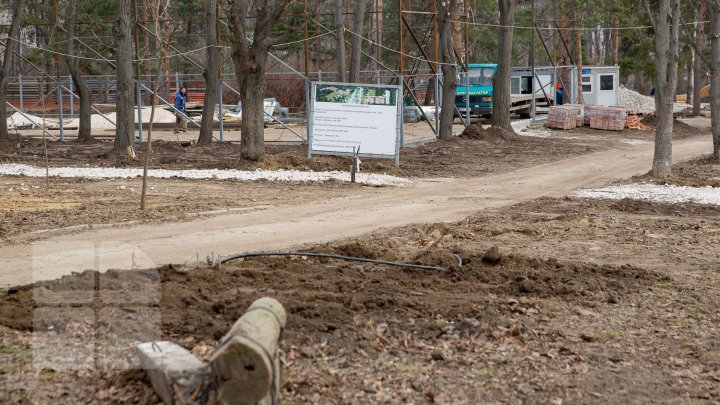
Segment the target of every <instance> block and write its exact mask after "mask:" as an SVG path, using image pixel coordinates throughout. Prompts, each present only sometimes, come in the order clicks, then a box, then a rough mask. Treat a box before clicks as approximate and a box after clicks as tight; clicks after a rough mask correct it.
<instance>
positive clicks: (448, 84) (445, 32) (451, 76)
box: [437, 0, 457, 139]
mask: <svg viewBox="0 0 720 405" xmlns="http://www.w3.org/2000/svg"><path fill="white" fill-rule="evenodd" d="M437 1H438V27H439V28H438V30H439V33H440V34H439V36H440V38H439V39H438V42H439V43H440V61H441V62H442V63H443V65H442V68H441V70H442V74H443V88H442V110H441V111H440V128H439V133H438V137H439V138H440V139H450V137H452V127H453V121H454V120H455V89H456V87H457V65H456V63H457V62H456V60H455V55H454V53H455V52H454V49H453V37H452V35H451V30H452V24H453V22H452V18H451V16H452V15H453V14H454V11H455V8H456V7H457V0H437Z"/></svg>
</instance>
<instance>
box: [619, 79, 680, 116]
mask: <svg viewBox="0 0 720 405" xmlns="http://www.w3.org/2000/svg"><path fill="white" fill-rule="evenodd" d="M618 99H619V106H620V107H625V108H626V109H627V110H629V111H630V113H631V114H643V115H648V114H654V113H655V98H654V97H649V96H645V95H643V94H640V93H638V92H637V91H633V90H630V89H628V88H626V87H624V86H620V89H619V91H618ZM687 107H689V105H688V104H686V103H673V112H674V113H678V112H681V111H683V110H684V109H686V108H687Z"/></svg>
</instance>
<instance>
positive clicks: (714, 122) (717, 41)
mask: <svg viewBox="0 0 720 405" xmlns="http://www.w3.org/2000/svg"><path fill="white" fill-rule="evenodd" d="M710 7H711V8H710V13H711V14H710V16H711V22H710V30H711V32H712V36H711V44H712V49H711V56H710V58H711V59H710V65H711V66H710V122H711V124H710V126H711V128H712V138H713V157H714V160H715V161H716V162H720V5H717V4H715V3H714V2H712V3H711V5H710Z"/></svg>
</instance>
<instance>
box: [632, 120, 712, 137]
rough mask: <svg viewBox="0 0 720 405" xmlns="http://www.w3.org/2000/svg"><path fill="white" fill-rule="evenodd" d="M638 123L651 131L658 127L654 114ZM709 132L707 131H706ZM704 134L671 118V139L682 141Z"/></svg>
mask: <svg viewBox="0 0 720 405" xmlns="http://www.w3.org/2000/svg"><path fill="white" fill-rule="evenodd" d="M640 122H642V123H643V124H645V125H647V126H649V127H650V128H652V129H653V130H654V129H655V128H657V126H658V119H657V116H656V115H655V114H652V115H646V116H644V117H643V118H642V119H641V120H640ZM708 130H709V129H708ZM703 132H705V130H703V129H699V128H695V127H693V126H692V125H689V124H687V123H685V122H682V121H681V120H679V119H677V118H673V138H676V139H682V138H687V137H689V136H694V135H698V134H701V133H703Z"/></svg>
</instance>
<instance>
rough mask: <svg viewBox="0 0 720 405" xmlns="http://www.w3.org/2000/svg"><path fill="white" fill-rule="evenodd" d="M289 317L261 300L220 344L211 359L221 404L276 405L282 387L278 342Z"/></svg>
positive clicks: (269, 300)
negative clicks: (266, 404)
mask: <svg viewBox="0 0 720 405" xmlns="http://www.w3.org/2000/svg"><path fill="white" fill-rule="evenodd" d="M286 321H287V314H286V313H285V309H284V308H283V306H282V305H281V304H280V303H279V302H278V301H276V300H275V299H272V298H267V297H265V298H260V299H258V300H256V301H255V302H253V303H252V304H251V305H250V307H249V308H248V310H247V312H245V314H244V315H243V316H242V317H240V319H238V320H237V321H236V322H235V324H234V325H233V326H232V328H231V329H230V331H229V332H228V333H227V334H226V335H225V336H224V337H223V338H222V339H221V340H220V346H219V347H218V349H217V350H216V351H215V353H213V355H212V357H211V358H210V368H211V373H212V375H213V376H214V377H215V378H216V379H217V384H218V386H217V400H218V402H219V403H221V404H258V403H263V404H264V403H275V402H276V401H277V391H278V389H279V386H280V381H279V380H280V365H279V356H278V342H279V340H280V335H281V333H282V331H283V329H284V328H285V323H286Z"/></svg>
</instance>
